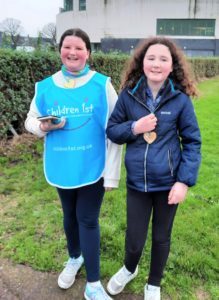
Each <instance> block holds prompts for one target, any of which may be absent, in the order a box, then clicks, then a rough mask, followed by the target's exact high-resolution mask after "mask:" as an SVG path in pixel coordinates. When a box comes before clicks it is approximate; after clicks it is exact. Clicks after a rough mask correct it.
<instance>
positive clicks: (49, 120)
mask: <svg viewBox="0 0 219 300" xmlns="http://www.w3.org/2000/svg"><path fill="white" fill-rule="evenodd" d="M37 119H38V120H39V121H41V123H40V129H41V130H42V131H45V132H49V131H51V130H56V129H60V128H62V127H64V126H65V122H66V120H65V118H60V117H57V116H53V115H48V116H40V117H38V118H37Z"/></svg>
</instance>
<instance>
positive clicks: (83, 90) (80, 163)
mask: <svg viewBox="0 0 219 300" xmlns="http://www.w3.org/2000/svg"><path fill="white" fill-rule="evenodd" d="M107 80H108V77H106V76H104V75H102V74H100V73H95V74H94V75H93V77H92V78H91V79H90V81H89V82H88V83H86V84H85V85H83V86H81V87H78V88H74V89H72V88H71V89H65V88H61V87H58V86H56V85H55V84H54V82H53V79H52V77H49V78H47V79H45V80H43V81H41V82H39V83H37V85H36V96H35V101H36V106H37V108H38V110H39V113H40V114H41V115H56V116H60V117H64V118H66V125H65V127H64V128H62V129H58V130H54V131H51V132H49V133H48V134H47V135H46V137H45V144H44V173H45V177H46V180H47V181H48V183H49V184H51V185H53V186H56V187H60V188H65V189H67V188H76V187H80V186H83V185H88V184H91V183H94V182H96V181H97V180H98V179H99V178H100V177H101V175H102V173H103V170H104V166H105V156H106V135H105V128H106V124H107V117H108V103H107V97H106V82H107Z"/></svg>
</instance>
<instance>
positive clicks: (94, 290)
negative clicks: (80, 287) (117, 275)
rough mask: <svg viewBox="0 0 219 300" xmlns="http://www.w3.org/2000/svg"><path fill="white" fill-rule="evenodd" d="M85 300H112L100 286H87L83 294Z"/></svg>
mask: <svg viewBox="0 0 219 300" xmlns="http://www.w3.org/2000/svg"><path fill="white" fill-rule="evenodd" d="M84 297H85V299H86V300H113V299H112V298H111V297H110V296H109V295H108V294H107V293H106V291H105V290H104V288H103V286H102V284H101V283H100V284H99V285H98V286H95V287H92V286H91V285H89V284H87V285H86V288H85V292H84Z"/></svg>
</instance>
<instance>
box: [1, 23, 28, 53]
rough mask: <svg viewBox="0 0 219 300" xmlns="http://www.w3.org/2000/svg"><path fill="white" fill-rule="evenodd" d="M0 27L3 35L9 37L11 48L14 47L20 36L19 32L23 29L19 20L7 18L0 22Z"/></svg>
mask: <svg viewBox="0 0 219 300" xmlns="http://www.w3.org/2000/svg"><path fill="white" fill-rule="evenodd" d="M0 27H1V30H2V31H3V32H4V33H5V35H6V36H9V37H10V39H11V46H12V48H13V49H16V47H17V45H18V42H19V40H20V38H21V33H22V31H23V27H22V26H21V21H19V20H16V19H13V18H7V19H5V20H4V21H3V22H2V23H1V26H0Z"/></svg>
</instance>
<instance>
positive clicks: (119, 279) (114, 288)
mask: <svg viewBox="0 0 219 300" xmlns="http://www.w3.org/2000/svg"><path fill="white" fill-rule="evenodd" d="M137 274H138V266H137V267H136V270H135V272H134V273H131V272H129V271H128V270H127V269H126V267H125V266H123V267H122V268H121V269H120V270H119V271H118V272H117V273H116V274H115V275H113V276H112V277H111V279H110V281H109V282H108V285H107V290H108V292H109V293H110V294H111V295H117V294H119V293H121V292H122V290H123V289H124V287H125V286H126V284H127V283H129V282H130V281H131V280H132V279H134V278H135V277H136V276H137Z"/></svg>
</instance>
